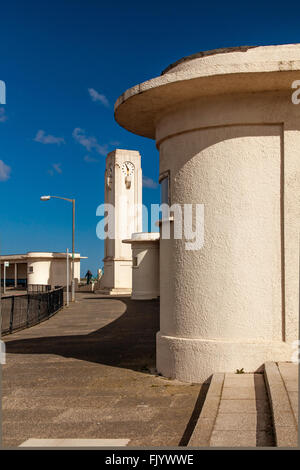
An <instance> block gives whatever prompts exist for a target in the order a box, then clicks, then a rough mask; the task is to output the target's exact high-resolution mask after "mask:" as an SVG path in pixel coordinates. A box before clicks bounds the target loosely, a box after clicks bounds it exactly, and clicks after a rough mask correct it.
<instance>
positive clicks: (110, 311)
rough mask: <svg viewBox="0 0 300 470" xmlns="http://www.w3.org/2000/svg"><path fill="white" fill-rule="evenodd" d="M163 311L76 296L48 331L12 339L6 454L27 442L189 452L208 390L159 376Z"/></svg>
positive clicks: (5, 382) (150, 304)
mask: <svg viewBox="0 0 300 470" xmlns="http://www.w3.org/2000/svg"><path fill="white" fill-rule="evenodd" d="M158 329H159V303H158V302H157V301H132V300H131V299H130V298H129V297H128V298H126V297H125V298H109V297H103V296H100V295H97V294H92V293H79V294H77V301H76V303H75V304H73V305H72V306H71V307H70V308H69V309H67V308H64V309H63V310H61V311H60V312H58V313H57V314H56V315H55V316H54V317H52V318H51V319H50V320H47V321H45V322H43V323H41V324H40V325H37V326H34V327H32V328H29V329H26V330H23V331H20V332H17V333H14V334H12V335H9V336H6V337H4V338H3V339H4V340H5V342H6V348H7V364H6V365H5V366H3V368H2V397H3V401H2V405H3V410H2V420H3V421H2V446H3V447H6V448H7V447H9V448H11V447H17V446H19V445H20V444H21V443H23V442H24V441H26V440H27V439H129V444H128V445H129V446H144V447H149V446H156V447H158V446H178V445H186V444H187V443H188V441H189V439H190V436H191V434H192V431H193V429H194V426H195V424H196V422H197V419H198V417H199V414H200V410H201V406H202V403H203V399H204V395H205V391H206V387H207V386H205V385H203V386H201V385H199V384H198V385H193V384H183V383H181V382H178V381H174V380H168V379H165V378H162V377H160V376H157V375H156V374H155V372H154V371H155V335H156V332H157V330H158Z"/></svg>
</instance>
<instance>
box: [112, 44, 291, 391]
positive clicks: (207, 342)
mask: <svg viewBox="0 0 300 470" xmlns="http://www.w3.org/2000/svg"><path fill="white" fill-rule="evenodd" d="M296 79H300V46H299V45H287V46H271V47H258V48H253V49H248V50H241V51H234V52H230V51H225V52H222V53H220V54H215V55H211V56H206V57H197V58H195V59H193V60H191V59H189V60H186V61H185V62H181V63H180V64H178V65H176V66H175V67H173V69H172V68H171V69H170V70H169V71H168V72H167V73H166V74H165V75H163V76H161V77H158V78H156V79H153V80H150V81H149V82H146V83H144V84H141V85H140V86H138V87H134V88H132V89H131V90H128V91H127V92H125V94H123V95H122V96H121V97H120V98H119V100H118V101H117V103H116V119H117V121H118V122H119V123H120V124H121V125H123V126H124V127H126V128H128V129H129V130H131V131H133V132H135V133H138V134H141V135H146V136H148V137H152V138H154V137H155V138H156V143H157V147H158V149H159V154H160V173H163V172H165V171H169V172H170V194H171V204H175V203H179V204H184V203H192V204H196V203H198V204H204V212H205V233H204V235H205V240H204V246H203V248H202V249H201V250H199V251H186V250H185V240H173V239H171V240H161V242H160V295H161V314H160V316H161V329H160V332H159V334H158V336H157V368H158V370H159V371H160V372H161V373H162V374H163V375H165V376H168V377H176V378H178V379H180V380H186V381H196V382H202V381H203V380H206V379H207V378H208V377H209V376H210V375H211V374H212V373H214V372H218V371H221V372H224V371H235V369H237V368H242V367H243V368H244V369H245V371H254V370H256V369H257V368H259V367H260V366H261V365H262V364H263V363H264V362H265V361H267V360H275V361H278V360H291V354H292V344H291V343H292V341H294V340H296V339H298V301H299V261H298V260H299V220H300V204H299V202H300V158H299V148H300V105H299V106H296V105H294V104H292V101H291V94H292V91H293V90H292V89H291V84H292V82H293V80H296Z"/></svg>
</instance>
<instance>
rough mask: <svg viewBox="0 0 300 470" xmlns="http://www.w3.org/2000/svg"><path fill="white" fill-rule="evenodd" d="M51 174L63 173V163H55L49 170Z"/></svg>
mask: <svg viewBox="0 0 300 470" xmlns="http://www.w3.org/2000/svg"><path fill="white" fill-rule="evenodd" d="M48 173H49V175H51V176H53V175H54V173H58V174H60V175H61V174H62V169H61V163H53V164H52V168H51V169H50V170H48Z"/></svg>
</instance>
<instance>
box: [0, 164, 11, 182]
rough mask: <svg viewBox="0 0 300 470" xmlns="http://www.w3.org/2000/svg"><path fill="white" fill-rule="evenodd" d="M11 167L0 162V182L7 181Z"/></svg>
mask: <svg viewBox="0 0 300 470" xmlns="http://www.w3.org/2000/svg"><path fill="white" fill-rule="evenodd" d="M10 173H11V167H10V166H8V165H6V164H5V163H4V161H3V160H0V181H7V180H8V179H9V178H10Z"/></svg>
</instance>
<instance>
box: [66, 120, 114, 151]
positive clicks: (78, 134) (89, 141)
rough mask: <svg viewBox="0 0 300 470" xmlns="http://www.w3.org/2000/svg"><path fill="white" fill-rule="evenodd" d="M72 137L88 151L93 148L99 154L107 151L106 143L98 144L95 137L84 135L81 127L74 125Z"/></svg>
mask: <svg viewBox="0 0 300 470" xmlns="http://www.w3.org/2000/svg"><path fill="white" fill-rule="evenodd" d="M72 135H73V138H74V139H75V140H76V142H78V143H79V144H80V145H82V146H83V147H84V148H85V149H86V150H87V151H88V152H91V151H92V150H95V151H96V152H97V153H99V154H100V155H104V156H105V155H106V154H107V152H108V146H107V145H100V144H99V143H98V140H97V139H96V137H93V136H88V135H86V133H85V131H84V130H83V129H80V127H76V128H75V129H74V131H73V133H72Z"/></svg>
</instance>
